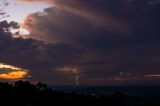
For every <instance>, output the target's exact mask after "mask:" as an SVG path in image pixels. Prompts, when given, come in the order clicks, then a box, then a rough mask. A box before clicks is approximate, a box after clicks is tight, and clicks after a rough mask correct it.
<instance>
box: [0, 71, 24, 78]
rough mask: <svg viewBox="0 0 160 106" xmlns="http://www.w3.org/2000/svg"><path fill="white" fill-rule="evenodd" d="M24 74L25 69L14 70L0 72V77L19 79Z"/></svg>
mask: <svg viewBox="0 0 160 106" xmlns="http://www.w3.org/2000/svg"><path fill="white" fill-rule="evenodd" d="M25 75H27V72H26V71H15V72H10V73H5V74H0V78H3V79H20V78H23V77H24V76H25Z"/></svg>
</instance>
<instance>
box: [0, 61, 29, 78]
mask: <svg viewBox="0 0 160 106" xmlns="http://www.w3.org/2000/svg"><path fill="white" fill-rule="evenodd" d="M0 69H1V70H2V71H3V72H1V73H0V78H1V79H7V80H12V79H21V78H24V77H25V76H26V75H27V74H28V70H26V69H22V68H19V67H15V66H12V65H6V64H3V63H0Z"/></svg>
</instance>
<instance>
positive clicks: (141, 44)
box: [0, 0, 160, 85]
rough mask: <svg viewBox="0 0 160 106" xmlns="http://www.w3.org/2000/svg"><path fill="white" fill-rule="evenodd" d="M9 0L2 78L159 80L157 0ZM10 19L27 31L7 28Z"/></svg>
mask: <svg viewBox="0 0 160 106" xmlns="http://www.w3.org/2000/svg"><path fill="white" fill-rule="evenodd" d="M8 2H9V5H6V6H5V3H3V4H4V5H3V6H4V9H2V10H3V11H5V12H6V14H9V15H10V17H8V18H7V17H4V18H3V19H1V21H0V49H1V51H0V81H11V82H12V81H15V80H20V79H21V80H28V81H31V82H39V81H41V82H44V83H47V84H50V85H151V84H152V85H159V84H160V49H159V48H160V43H159V42H160V36H159V35H160V30H159V28H160V20H159V19H160V15H159V11H160V0H45V1H44V0H14V1H13V0H8ZM1 7H2V6H1ZM0 12H1V11H0ZM0 15H3V14H2V12H1V14H0ZM3 20H7V21H8V22H7V21H3ZM11 21H16V22H18V23H19V24H20V26H21V28H22V27H23V29H25V30H26V31H27V32H28V33H20V35H18V37H15V36H14V35H15V34H13V33H9V31H11V32H12V30H13V29H14V28H18V27H17V26H18V24H16V23H14V22H11ZM15 67H16V68H15Z"/></svg>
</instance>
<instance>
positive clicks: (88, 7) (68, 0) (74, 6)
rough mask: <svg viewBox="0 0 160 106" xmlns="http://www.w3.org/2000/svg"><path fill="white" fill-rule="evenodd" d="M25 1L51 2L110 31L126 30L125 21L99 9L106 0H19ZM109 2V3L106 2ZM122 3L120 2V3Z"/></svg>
mask: <svg viewBox="0 0 160 106" xmlns="http://www.w3.org/2000/svg"><path fill="white" fill-rule="evenodd" d="M19 1H26V2H46V3H49V4H52V5H53V6H54V7H56V8H58V9H62V10H64V11H68V12H71V13H74V14H76V15H80V16H82V17H84V18H86V19H88V20H89V21H91V22H92V23H93V24H95V25H97V26H98V27H101V28H104V29H105V30H109V31H112V32H117V33H123V34H126V33H127V31H128V25H127V21H125V20H124V19H119V18H117V17H116V16H114V15H112V14H111V13H110V12H109V11H104V10H103V11H101V10H102V9H101V8H100V7H98V6H97V5H99V6H101V5H102V4H104V3H105V4H106V3H107V2H106V1H104V0H101V1H97V0H94V1H92V2H90V1H86V0H45V1H44V0H19ZM108 4H109V3H108ZM121 5H122V4H121Z"/></svg>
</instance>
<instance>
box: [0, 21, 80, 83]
mask: <svg viewBox="0 0 160 106" xmlns="http://www.w3.org/2000/svg"><path fill="white" fill-rule="evenodd" d="M4 23H5V24H4ZM12 23H13V22H11V23H7V22H6V21H3V22H1V23H0V26H1V28H0V29H1V31H0V49H1V51H0V62H1V63H5V64H10V65H14V66H18V67H23V68H26V69H29V70H30V71H29V74H30V75H31V76H32V78H30V79H29V80H39V81H44V82H50V81H51V82H52V80H57V82H58V78H57V75H58V77H59V78H60V77H61V76H63V74H62V73H59V72H56V70H54V67H55V66H56V67H57V66H64V65H66V64H76V61H78V58H80V55H81V51H80V50H77V49H76V48H75V47H74V46H71V45H68V44H65V43H60V42H59V43H53V44H46V43H44V42H41V41H37V40H34V39H32V38H28V39H24V38H13V37H12V36H11V33H9V32H5V30H6V28H5V27H6V26H7V28H10V27H14V24H12ZM2 27H3V29H2ZM74 59H75V60H74ZM63 77H64V76H63ZM56 78H57V79H56ZM65 78H67V76H65V77H64V79H65ZM46 79H47V81H46ZM63 81H65V80H62V81H61V82H63ZM57 82H56V83H57ZM66 83H69V82H66Z"/></svg>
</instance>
